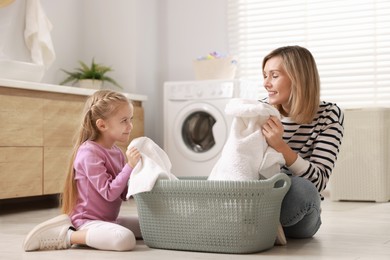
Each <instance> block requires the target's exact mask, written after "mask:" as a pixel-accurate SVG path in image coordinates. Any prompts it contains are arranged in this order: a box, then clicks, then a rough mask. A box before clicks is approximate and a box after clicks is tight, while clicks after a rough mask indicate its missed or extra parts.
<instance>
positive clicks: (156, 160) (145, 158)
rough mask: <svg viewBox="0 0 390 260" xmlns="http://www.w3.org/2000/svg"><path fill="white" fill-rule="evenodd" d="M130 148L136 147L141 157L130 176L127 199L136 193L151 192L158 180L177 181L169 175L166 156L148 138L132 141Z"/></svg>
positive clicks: (169, 166)
mask: <svg viewBox="0 0 390 260" xmlns="http://www.w3.org/2000/svg"><path fill="white" fill-rule="evenodd" d="M131 147H136V148H137V149H138V151H139V152H140V153H141V155H142V156H141V160H140V162H138V163H137V165H136V166H135V167H134V169H133V171H132V173H131V175H130V179H129V183H128V191H127V195H126V198H127V199H128V198H130V197H131V196H132V195H135V194H137V193H141V192H146V191H151V190H152V189H153V187H154V184H155V183H156V181H157V180H158V179H169V180H177V178H176V176H175V175H173V174H172V173H171V168H172V164H171V161H170V160H169V158H168V155H167V154H166V153H165V152H164V151H163V150H162V149H161V148H160V147H159V146H158V145H157V144H156V143H154V142H153V141H152V140H151V139H150V138H148V137H139V138H136V139H133V140H132V141H131V143H130V144H129V147H128V149H130V148H131Z"/></svg>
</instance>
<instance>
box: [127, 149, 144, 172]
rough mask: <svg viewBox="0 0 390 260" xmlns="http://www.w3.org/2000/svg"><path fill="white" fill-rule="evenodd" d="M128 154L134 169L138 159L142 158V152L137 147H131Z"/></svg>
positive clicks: (129, 161) (128, 161)
mask: <svg viewBox="0 0 390 260" xmlns="http://www.w3.org/2000/svg"><path fill="white" fill-rule="evenodd" d="M126 156H127V163H128V164H129V166H130V167H131V168H133V169H134V167H135V166H136V165H137V163H138V161H139V160H140V159H141V153H140V152H139V151H138V149H137V148H135V147H131V148H130V149H129V150H127V151H126Z"/></svg>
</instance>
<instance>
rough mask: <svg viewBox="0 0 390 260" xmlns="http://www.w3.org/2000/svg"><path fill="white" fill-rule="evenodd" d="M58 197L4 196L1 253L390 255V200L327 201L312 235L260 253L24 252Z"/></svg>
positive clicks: (130, 205)
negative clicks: (28, 238)
mask: <svg viewBox="0 0 390 260" xmlns="http://www.w3.org/2000/svg"><path fill="white" fill-rule="evenodd" d="M55 201H56V200H55V198H52V197H49V198H45V199H39V200H38V201H36V200H34V201H32V200H27V201H20V200H16V201H0V207H1V209H0V227H1V228H0V259H7V260H9V259H15V260H19V259H26V260H27V259H35V260H46V259H50V260H52V259H56V260H57V259H58V260H61V259H75V260H76V259H77V260H78V259H94V260H98V259H131V260H137V259H147V260H153V259H158V260H164V259H171V260H175V259H181V260H182V259H215V260H218V259H224V260H226V259H235V260H237V259H260V258H261V259H287V258H288V259H359V260H360V259H370V260H371V259H387V260H388V259H390V203H373V202H331V201H330V200H329V199H326V200H325V202H324V203H323V208H322V209H323V214H322V220H323V224H322V227H321V229H320V231H319V232H318V233H317V235H316V236H315V237H314V238H312V239H305V240H288V244H287V245H286V246H276V247H273V248H272V249H270V250H267V251H264V252H260V253H257V254H248V255H228V254H211V253H199V252H185V251H173V250H160V249H152V248H148V247H147V246H146V245H144V243H143V241H138V242H137V247H136V249H135V250H134V251H131V252H108V251H98V250H94V249H89V248H82V249H81V248H77V249H69V250H60V251H41V252H28V253H27V252H24V251H23V250H22V247H21V245H22V241H23V239H24V237H25V235H26V234H27V232H28V231H29V230H30V229H31V228H33V227H34V226H35V225H36V224H38V223H40V222H42V221H44V220H46V219H48V218H51V217H54V216H56V215H57V214H58V213H59V210H58V209H57V208H56V205H55V204H56V203H55ZM121 214H126V215H130V214H133V215H135V214H137V210H136V207H135V205H134V202H133V201H130V202H126V203H124V204H123V207H122V211H121Z"/></svg>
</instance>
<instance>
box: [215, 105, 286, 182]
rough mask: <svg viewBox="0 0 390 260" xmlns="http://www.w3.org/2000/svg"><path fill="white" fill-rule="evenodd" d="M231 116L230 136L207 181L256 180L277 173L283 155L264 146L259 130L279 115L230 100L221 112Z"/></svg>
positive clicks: (267, 106)
mask: <svg viewBox="0 0 390 260" xmlns="http://www.w3.org/2000/svg"><path fill="white" fill-rule="evenodd" d="M225 113H226V114H227V115H231V116H233V122H232V125H231V129H230V134H229V137H228V140H227V141H226V144H225V146H224V148H223V150H222V153H221V157H220V158H219V160H218V161H217V163H216V165H215V166H214V168H213V169H212V171H211V173H210V176H209V178H208V179H209V180H235V181H242V180H258V179H260V178H263V177H264V178H269V177H271V176H273V175H275V174H276V173H279V172H280V166H281V165H283V164H284V163H285V161H284V158H283V155H282V154H281V153H278V152H276V151H275V150H274V149H273V148H271V147H270V146H268V144H267V142H266V140H265V137H264V136H263V134H262V131H261V127H262V125H263V124H264V123H265V122H266V121H267V120H268V118H269V117H270V116H276V117H278V118H280V114H279V111H278V110H277V109H275V108H274V107H272V106H271V105H269V104H265V103H261V102H259V101H257V100H247V99H232V100H231V101H230V102H229V103H228V104H227V105H226V108H225Z"/></svg>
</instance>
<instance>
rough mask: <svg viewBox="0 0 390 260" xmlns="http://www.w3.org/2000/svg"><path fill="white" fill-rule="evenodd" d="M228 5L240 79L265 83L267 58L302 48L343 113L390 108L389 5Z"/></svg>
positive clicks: (359, 1) (376, 1)
mask: <svg viewBox="0 0 390 260" xmlns="http://www.w3.org/2000/svg"><path fill="white" fill-rule="evenodd" d="M228 3H229V4H228V30H229V47H230V52H231V53H232V54H236V55H237V56H238V59H239V64H240V66H239V69H238V72H237V73H238V77H240V78H244V79H254V80H259V81H262V72H261V62H262V59H263V57H264V56H265V55H266V54H268V53H269V52H270V51H271V50H273V49H275V48H277V47H281V46H286V45H301V46H304V47H306V48H308V49H309V50H310V51H311V53H312V54H313V56H314V58H315V59H316V62H317V66H318V70H319V73H320V77H321V99H322V100H326V101H331V102H336V103H337V104H338V105H340V106H341V107H343V108H348V107H365V106H389V105H390V1H389V0H382V1H381V0H351V1H350V0H335V1H333V0H294V1H291V0H278V1H269V0H267V1H264V0H229V2H228ZM262 94H263V95H264V96H265V95H266V93H265V91H264V92H262Z"/></svg>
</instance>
